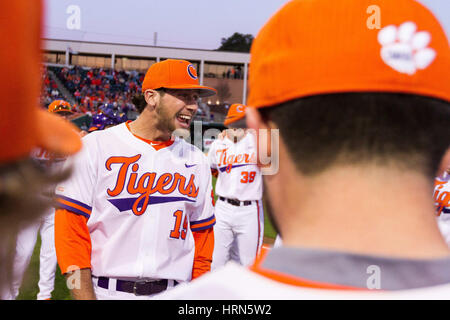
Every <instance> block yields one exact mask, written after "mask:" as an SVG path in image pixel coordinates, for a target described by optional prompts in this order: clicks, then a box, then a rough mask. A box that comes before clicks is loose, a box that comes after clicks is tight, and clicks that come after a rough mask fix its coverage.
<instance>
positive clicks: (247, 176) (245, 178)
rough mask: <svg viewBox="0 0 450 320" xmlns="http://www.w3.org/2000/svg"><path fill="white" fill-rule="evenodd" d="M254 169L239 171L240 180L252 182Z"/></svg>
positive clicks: (254, 173)
mask: <svg viewBox="0 0 450 320" xmlns="http://www.w3.org/2000/svg"><path fill="white" fill-rule="evenodd" d="M255 175H256V171H251V172H248V171H242V172H241V176H242V177H241V182H242V183H252V182H253V181H254V180H255Z"/></svg>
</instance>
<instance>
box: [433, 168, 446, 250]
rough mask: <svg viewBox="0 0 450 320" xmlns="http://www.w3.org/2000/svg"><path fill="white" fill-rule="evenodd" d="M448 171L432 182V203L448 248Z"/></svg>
mask: <svg viewBox="0 0 450 320" xmlns="http://www.w3.org/2000/svg"><path fill="white" fill-rule="evenodd" d="M449 181H450V169H447V170H446V171H444V173H443V174H442V175H441V176H439V177H436V179H435V180H434V195H433V198H434V203H435V206H436V218H437V222H438V226H439V230H441V233H442V235H443V237H444V239H445V241H446V242H447V245H449V246H450V184H449V183H448V182H449Z"/></svg>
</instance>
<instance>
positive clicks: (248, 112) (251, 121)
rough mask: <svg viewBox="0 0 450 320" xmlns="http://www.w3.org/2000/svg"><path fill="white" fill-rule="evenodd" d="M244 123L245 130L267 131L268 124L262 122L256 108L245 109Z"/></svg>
mask: <svg viewBox="0 0 450 320" xmlns="http://www.w3.org/2000/svg"><path fill="white" fill-rule="evenodd" d="M245 122H246V123H247V128H249V129H252V130H255V132H258V131H259V129H269V126H268V124H267V123H265V122H264V120H263V119H262V117H261V114H260V113H259V111H258V110H257V109H256V108H252V107H247V108H246V109H245Z"/></svg>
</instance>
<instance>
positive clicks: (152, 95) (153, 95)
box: [144, 89, 159, 110]
mask: <svg viewBox="0 0 450 320" xmlns="http://www.w3.org/2000/svg"><path fill="white" fill-rule="evenodd" d="M144 98H145V102H147V107H150V109H151V110H153V109H154V108H155V107H156V105H157V104H158V101H159V94H158V92H157V91H156V90H152V89H148V90H145V92H144Z"/></svg>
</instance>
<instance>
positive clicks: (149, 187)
mask: <svg viewBox="0 0 450 320" xmlns="http://www.w3.org/2000/svg"><path fill="white" fill-rule="evenodd" d="M152 145H153V144H152ZM69 161H70V162H71V163H73V165H74V172H73V174H72V176H71V178H70V179H69V180H68V181H66V182H64V183H62V184H61V185H59V186H58V187H57V191H56V192H57V194H58V195H59V197H60V199H59V203H60V205H61V207H63V208H65V209H67V210H69V211H71V212H74V213H76V214H80V215H83V216H85V217H87V218H88V222H87V227H88V229H89V232H90V237H91V243H92V253H91V265H92V274H93V275H94V276H97V277H100V276H104V277H113V278H122V279H123V278H153V279H173V280H177V281H188V280H190V279H191V272H192V264H193V259H194V250H195V248H194V239H193V235H192V232H191V230H192V231H198V230H203V229H206V228H210V227H212V226H213V225H214V223H215V217H214V212H213V206H212V199H211V190H212V188H211V174H210V168H209V164H208V161H207V158H206V156H205V155H203V153H202V152H201V151H200V150H199V149H197V148H196V147H195V146H193V145H191V144H188V143H187V142H185V141H184V140H182V139H178V138H175V140H174V141H173V143H172V144H171V145H168V146H166V147H164V148H161V149H158V148H156V149H155V148H154V147H152V146H151V145H150V143H149V142H146V141H143V140H142V139H140V138H137V137H136V136H134V135H133V134H132V133H131V132H130V131H129V129H128V128H127V124H126V123H123V124H120V125H117V126H115V127H112V128H109V129H106V130H103V131H96V132H93V133H91V134H89V135H87V136H86V137H84V138H83V148H82V150H81V152H80V153H78V154H77V155H75V156H74V157H72V158H69V160H68V161H67V162H68V164H67V165H70V164H71V163H69Z"/></svg>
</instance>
